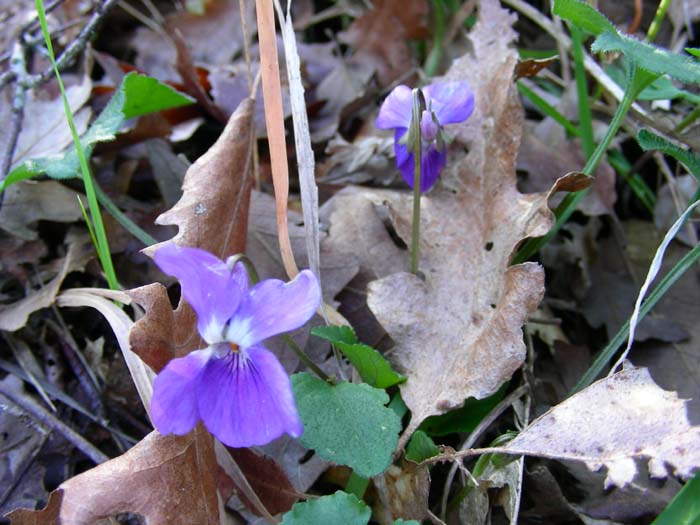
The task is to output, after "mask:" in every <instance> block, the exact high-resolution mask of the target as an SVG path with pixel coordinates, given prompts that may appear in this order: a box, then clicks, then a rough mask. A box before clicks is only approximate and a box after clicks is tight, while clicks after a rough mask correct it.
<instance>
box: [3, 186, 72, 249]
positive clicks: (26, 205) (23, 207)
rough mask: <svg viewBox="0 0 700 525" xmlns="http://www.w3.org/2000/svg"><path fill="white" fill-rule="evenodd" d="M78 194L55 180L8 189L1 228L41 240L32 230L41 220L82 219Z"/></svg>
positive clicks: (30, 238)
mask: <svg viewBox="0 0 700 525" xmlns="http://www.w3.org/2000/svg"><path fill="white" fill-rule="evenodd" d="M78 195H79V194H78V193H77V192H76V191H73V190H69V189H68V188H66V187H65V186H63V185H62V184H61V183H59V182H56V181H54V180H45V181H40V182H35V181H22V182H18V183H17V184H13V185H12V186H10V187H9V188H7V189H6V190H5V199H4V201H3V205H2V209H0V228H2V229H3V230H5V231H6V232H8V233H10V234H12V235H14V236H16V237H20V238H22V239H25V240H28V241H33V240H36V239H38V238H39V236H38V234H37V232H36V231H35V230H34V229H32V228H31V226H32V225H33V224H35V223H36V222H38V221H53V222H74V221H77V220H79V219H81V218H82V214H81V212H80V206H78Z"/></svg>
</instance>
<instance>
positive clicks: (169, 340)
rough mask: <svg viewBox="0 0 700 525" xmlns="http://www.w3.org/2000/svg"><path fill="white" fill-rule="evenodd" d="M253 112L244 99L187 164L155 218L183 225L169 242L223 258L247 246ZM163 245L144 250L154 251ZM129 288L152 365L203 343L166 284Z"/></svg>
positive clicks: (141, 346)
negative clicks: (174, 198)
mask: <svg viewBox="0 0 700 525" xmlns="http://www.w3.org/2000/svg"><path fill="white" fill-rule="evenodd" d="M252 114H253V102H252V101H251V100H250V99H246V100H244V101H243V102H242V103H241V105H240V106H239V107H238V109H237V110H236V112H235V113H234V114H233V115H232V116H231V118H230V120H229V122H228V124H227V125H226V128H225V129H224V131H223V132H222V133H221V136H220V137H219V139H218V140H217V141H216V143H215V144H214V145H213V146H212V147H211V148H210V149H209V151H207V153H205V154H204V155H202V157H200V158H199V159H198V160H197V161H196V162H195V163H194V164H192V166H190V168H189V169H188V170H187V173H186V174H185V180H184V182H183V186H182V191H183V193H182V197H181V198H180V200H179V201H178V202H177V204H176V205H175V206H173V207H172V208H171V209H170V210H168V211H166V212H165V213H163V214H162V215H161V216H160V217H158V219H157V220H156V223H157V224H161V225H176V226H178V227H179V232H178V234H177V235H176V236H175V237H174V238H173V239H172V240H171V241H168V242H175V243H177V244H179V245H182V246H193V247H197V248H202V249H204V250H208V251H210V252H212V253H214V254H216V255H217V256H218V257H220V258H226V257H227V256H229V255H232V254H234V253H240V252H243V251H244V249H245V241H246V228H247V221H248V206H249V201H250V189H251V184H252V164H251V160H250V159H251V155H250V154H251V122H252ZM159 246H160V245H159V244H156V245H154V246H151V247H149V248H147V249H146V250H145V251H146V253H147V254H148V255H151V254H153V252H154V251H155V250H157V249H158V247H159ZM129 293H130V295H131V297H132V298H133V299H134V301H135V302H137V303H139V304H140V305H141V306H143V307H144V308H145V309H146V312H148V313H147V315H146V317H144V318H143V319H141V320H140V321H138V322H137V323H136V324H135V325H134V327H133V329H132V330H131V333H130V335H129V340H130V343H131V347H132V349H133V350H134V352H136V353H137V354H139V356H141V358H142V359H143V360H144V361H145V362H146V364H148V365H149V366H150V367H151V368H153V369H154V370H156V371H159V370H160V369H161V368H163V367H164V366H165V364H166V363H167V362H168V361H169V360H170V359H172V358H173V357H181V356H183V355H186V354H187V353H189V352H190V351H192V350H195V349H197V348H202V347H203V346H204V345H203V343H202V341H201V340H200V338H199V335H198V333H197V330H196V329H195V323H196V318H195V315H194V312H193V311H192V309H191V308H190V306H189V305H187V304H186V303H184V302H182V301H181V302H180V305H179V306H178V308H177V310H175V311H173V310H172V308H171V307H170V300H169V299H168V295H167V293H166V289H165V287H164V286H162V285H160V284H150V285H147V286H143V287H141V288H137V289H135V290H131V291H130V292H129Z"/></svg>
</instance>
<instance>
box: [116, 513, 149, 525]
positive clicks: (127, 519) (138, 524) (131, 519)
mask: <svg viewBox="0 0 700 525" xmlns="http://www.w3.org/2000/svg"><path fill="white" fill-rule="evenodd" d="M114 520H115V521H116V522H117V523H123V524H124V525H146V524H147V523H148V522H147V521H146V518H144V517H143V516H141V515H140V514H134V513H132V512H120V513H119V514H117V515H115V516H114Z"/></svg>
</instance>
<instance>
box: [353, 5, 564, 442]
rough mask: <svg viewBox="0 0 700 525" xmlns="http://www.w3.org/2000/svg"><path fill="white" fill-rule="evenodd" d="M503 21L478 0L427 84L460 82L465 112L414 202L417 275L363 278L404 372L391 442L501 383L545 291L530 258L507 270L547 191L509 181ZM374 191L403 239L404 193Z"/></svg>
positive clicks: (542, 217)
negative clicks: (438, 167) (445, 64)
mask: <svg viewBox="0 0 700 525" xmlns="http://www.w3.org/2000/svg"><path fill="white" fill-rule="evenodd" d="M514 19H515V16H514V15H512V14H510V13H509V12H508V11H506V10H504V9H502V8H501V7H500V4H499V2H497V1H496V0H488V1H487V0H484V1H483V2H482V3H481V8H480V16H479V20H478V22H477V24H476V25H475V27H474V29H473V31H472V33H471V35H470V38H471V41H472V44H473V48H474V50H473V53H472V54H468V55H465V56H463V57H461V58H460V59H458V60H456V61H455V62H454V63H453V65H452V67H451V68H450V70H449V71H448V73H447V75H446V77H445V78H444V79H437V80H436V81H441V80H442V81H456V80H461V81H464V80H466V81H468V82H469V85H470V86H471V89H472V90H473V91H474V99H475V110H474V114H473V115H472V116H471V118H470V119H469V120H468V121H467V122H465V123H462V124H459V125H455V126H453V127H451V128H450V129H449V130H448V132H449V133H451V134H453V135H454V136H455V140H454V141H453V143H452V144H451V146H450V149H449V151H448V164H447V168H446V170H445V172H443V175H442V184H441V186H439V187H437V188H435V190H434V191H432V192H430V193H429V194H428V195H425V196H424V197H423V199H422V200H421V238H420V270H421V272H422V273H423V274H424V275H425V280H422V279H420V278H419V277H417V276H415V275H413V274H410V273H407V272H401V273H395V274H392V275H388V276H386V277H383V278H381V279H379V280H377V281H373V282H371V283H370V284H369V292H368V299H367V303H368V305H369V307H370V309H371V310H372V312H373V313H374V315H375V316H376V317H377V319H378V320H379V322H380V323H381V324H382V326H383V327H384V329H385V330H386V331H387V332H388V333H389V335H390V336H391V338H392V339H393V340H394V341H395V343H396V345H395V347H394V350H393V352H392V354H391V357H392V360H393V362H394V363H395V364H396V365H397V366H398V368H399V369H400V371H401V373H403V374H404V375H406V376H407V378H408V380H407V381H406V382H405V383H404V384H402V385H401V395H402V397H403V399H404V401H405V402H406V405H407V406H408V407H409V408H410V410H411V412H412V413H413V416H412V419H411V421H410V423H409V426H408V428H407V430H406V432H405V433H404V435H403V436H402V441H401V444H400V446H401V445H403V444H405V442H406V440H407V439H408V437H409V436H410V435H411V434H412V433H413V431H414V430H415V429H416V428H417V427H418V426H419V425H420V424H421V422H422V421H423V420H424V419H425V418H426V417H428V416H431V415H436V414H442V413H444V412H446V411H448V410H451V409H454V408H457V407H459V406H461V405H462V403H463V402H464V400H465V399H466V398H468V397H475V398H477V399H482V398H484V397H487V396H488V395H490V394H493V393H494V392H495V391H496V390H497V389H498V387H499V386H500V385H501V384H503V382H504V381H506V380H507V379H508V378H510V376H511V375H512V374H513V372H514V371H515V370H517V369H518V368H519V367H520V366H521V364H522V363H523V360H524V358H525V345H524V343H523V336H522V329H521V327H522V325H523V324H524V322H525V320H526V318H527V316H528V314H529V313H530V312H532V311H534V310H535V308H536V307H537V304H538V303H539V302H540V300H541V299H542V296H543V293H544V272H543V269H542V268H541V267H540V266H539V265H538V264H535V263H525V264H519V265H516V266H509V261H510V258H511V255H512V254H513V251H514V249H515V248H516V247H517V246H518V244H519V243H520V242H521V241H522V240H523V239H524V238H525V237H534V236H540V235H543V234H545V233H546V232H547V231H548V230H549V228H550V227H551V223H552V215H551V212H550V211H549V209H548V207H547V195H543V194H531V195H524V194H521V193H519V192H518V190H517V188H516V175H515V161H516V158H517V154H518V146H519V144H520V136H521V130H522V120H523V115H522V108H521V106H520V102H519V99H518V95H517V90H516V89H515V86H514V85H513V80H512V79H513V70H514V67H515V65H516V63H517V61H518V55H517V53H516V52H515V50H514V49H512V48H511V47H510V44H511V43H512V42H513V41H514V40H515V38H516V33H515V32H514V31H513V29H512V27H511V26H512V23H513V22H514ZM467 148H468V150H469V153H468V154H465V149H467ZM380 198H381V199H382V200H383V201H384V202H386V203H387V204H388V206H389V209H390V215H391V220H392V222H393V225H394V227H395V228H396V231H397V232H398V234H399V235H400V236H401V238H402V239H404V241H406V244H408V245H410V224H411V207H412V197H411V196H410V195H408V193H406V192H404V193H399V192H391V193H382V194H381V197H380Z"/></svg>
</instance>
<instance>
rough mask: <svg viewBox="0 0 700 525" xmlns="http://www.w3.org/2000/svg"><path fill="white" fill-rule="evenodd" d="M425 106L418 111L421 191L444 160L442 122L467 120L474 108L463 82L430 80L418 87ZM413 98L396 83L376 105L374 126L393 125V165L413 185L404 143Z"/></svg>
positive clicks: (445, 151)
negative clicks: (378, 106)
mask: <svg viewBox="0 0 700 525" xmlns="http://www.w3.org/2000/svg"><path fill="white" fill-rule="evenodd" d="M421 91H422V92H423V96H424V97H425V104H426V109H425V110H424V111H423V114H422V115H421V122H420V129H421V144H422V151H421V181H420V189H421V191H427V190H428V189H430V187H432V185H433V184H435V181H437V178H438V176H439V175H440V172H441V171H442V168H443V167H444V166H445V162H446V160H447V147H446V144H445V142H446V139H445V136H444V133H443V126H444V125H446V124H455V123H457V122H462V121H464V120H467V119H468V118H469V116H470V115H471V114H472V111H474V94H473V93H472V91H471V90H470V89H469V85H468V84H467V83H466V82H446V83H439V84H430V85H429V86H426V87H424V88H422V89H421ZM412 109H413V100H412V93H411V88H409V87H408V86H404V85H401V86H396V87H395V88H394V89H393V90H392V92H391V93H389V96H388V97H386V99H385V100H384V102H383V103H382V107H381V108H379V115H378V116H377V122H376V124H377V127H378V128H380V129H392V128H393V129H394V151H395V152H396V165H397V166H398V168H399V170H400V171H401V175H403V178H404V180H405V181H406V182H407V183H408V185H409V186H411V188H412V187H413V153H412V152H410V151H409V150H408V147H407V145H406V142H407V136H408V129H409V127H410V126H411V120H412Z"/></svg>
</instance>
